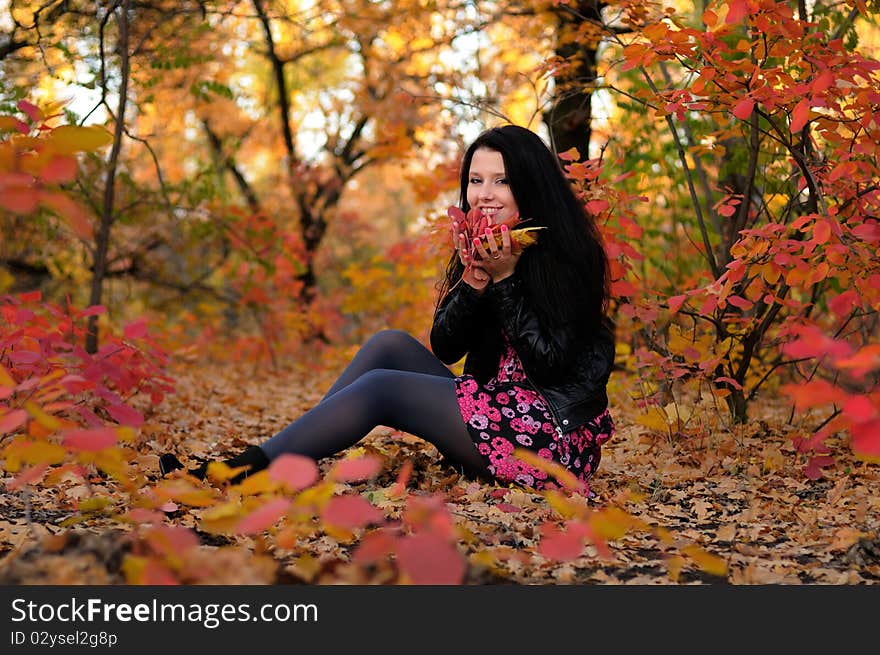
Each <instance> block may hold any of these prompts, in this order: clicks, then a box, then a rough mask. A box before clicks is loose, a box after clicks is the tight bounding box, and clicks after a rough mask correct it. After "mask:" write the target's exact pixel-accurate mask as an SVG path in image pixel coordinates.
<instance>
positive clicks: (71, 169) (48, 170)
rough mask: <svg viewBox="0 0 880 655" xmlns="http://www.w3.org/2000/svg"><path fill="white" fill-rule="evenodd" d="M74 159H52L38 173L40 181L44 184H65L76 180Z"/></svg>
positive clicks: (62, 157) (67, 156)
mask: <svg viewBox="0 0 880 655" xmlns="http://www.w3.org/2000/svg"><path fill="white" fill-rule="evenodd" d="M76 172H77V165H76V158H75V157H71V156H70V155H62V156H57V157H53V158H52V160H51V161H50V162H49V163H48V164H46V166H45V167H44V168H43V170H41V171H40V174H39V177H40V180H42V181H43V182H45V183H46V184H65V183H67V182H73V180H75V179H76Z"/></svg>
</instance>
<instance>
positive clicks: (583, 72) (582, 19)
mask: <svg viewBox="0 0 880 655" xmlns="http://www.w3.org/2000/svg"><path fill="white" fill-rule="evenodd" d="M603 6H604V3H601V2H597V1H596V0H592V1H590V0H586V1H583V0H582V1H581V2H577V3H576V4H574V6H572V7H569V6H565V5H560V6H559V7H558V8H557V9H556V10H555V11H556V16H557V18H558V25H559V30H558V34H557V46H556V55H557V56H558V57H561V58H563V59H565V60H566V61H568V62H569V63H570V66H569V67H566V68H565V69H564V70H563V71H562V72H561V73H559V74H558V75H556V77H555V78H554V83H555V87H556V90H555V97H554V99H553V104H552V105H551V107H550V109H549V110H548V111H546V112H544V123H545V124H546V125H547V127H548V128H549V130H550V139H551V145H552V146H553V150H554V151H555V152H556V153H557V154H559V153H563V152H565V151H567V150H570V149H571V148H577V150H578V152H579V153H580V155H581V159H586V158H587V157H589V149H590V136H591V133H592V130H591V126H590V121H591V117H592V96H593V89H592V87H593V85H594V84H595V82H596V53H597V49H596V46H587V47H584V46H583V44H579V43H577V42H576V41H575V40H573V39H569V38H566V34H567V33H571V32H573V31H576V30H577V29H578V28H579V27H580V26H581V25H582V24H584V23H596V24H599V23H601V19H602V16H601V12H602V7H603ZM597 45H598V41H597Z"/></svg>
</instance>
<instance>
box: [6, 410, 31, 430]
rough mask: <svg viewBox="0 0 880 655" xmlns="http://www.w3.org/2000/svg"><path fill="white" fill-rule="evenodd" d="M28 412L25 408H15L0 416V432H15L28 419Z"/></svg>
mask: <svg viewBox="0 0 880 655" xmlns="http://www.w3.org/2000/svg"><path fill="white" fill-rule="evenodd" d="M27 417H28V413H27V412H26V411H25V410H23V409H13V410H12V411H11V412H9V413H7V414H4V415H2V416H0V434H6V433H7V432H15V431H16V430H17V429H18V428H20V427H21V426H22V425H24V424H25V421H27Z"/></svg>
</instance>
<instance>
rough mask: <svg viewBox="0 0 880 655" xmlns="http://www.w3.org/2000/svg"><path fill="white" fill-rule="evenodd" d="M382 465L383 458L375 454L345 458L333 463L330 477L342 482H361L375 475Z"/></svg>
mask: <svg viewBox="0 0 880 655" xmlns="http://www.w3.org/2000/svg"><path fill="white" fill-rule="evenodd" d="M381 466H382V462H381V460H380V459H379V458H378V457H375V456H373V455H366V456H364V457H358V458H356V459H343V460H340V461H338V462H336V464H334V465H333V468H332V469H330V476H329V477H330V478H331V479H332V480H338V481H340V482H359V481H360V480H368V479H370V478H372V477H373V476H375V475H376V474H377V473H378V472H379V468H380V467H381Z"/></svg>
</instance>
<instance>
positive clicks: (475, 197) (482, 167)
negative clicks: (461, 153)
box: [467, 148, 518, 225]
mask: <svg viewBox="0 0 880 655" xmlns="http://www.w3.org/2000/svg"><path fill="white" fill-rule="evenodd" d="M467 201H468V205H470V206H471V208H476V209H479V210H480V211H481V212H483V215H484V216H487V217H489V219H490V221H489V222H490V224H491V225H495V224H498V223H500V222H502V221H504V220H507V219H508V218H510V217H511V216H513V215H514V214H515V213H516V212H517V211H518V209H517V206H516V200H514V199H513V192H512V191H511V189H510V184H508V183H507V175H506V174H505V172H504V158H503V157H502V156H501V153H500V152H498V151H497V150H489V149H488V148H478V149H477V150H475V151H474V155H473V157H472V158H471V168H470V171H469V172H468V186H467Z"/></svg>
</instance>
